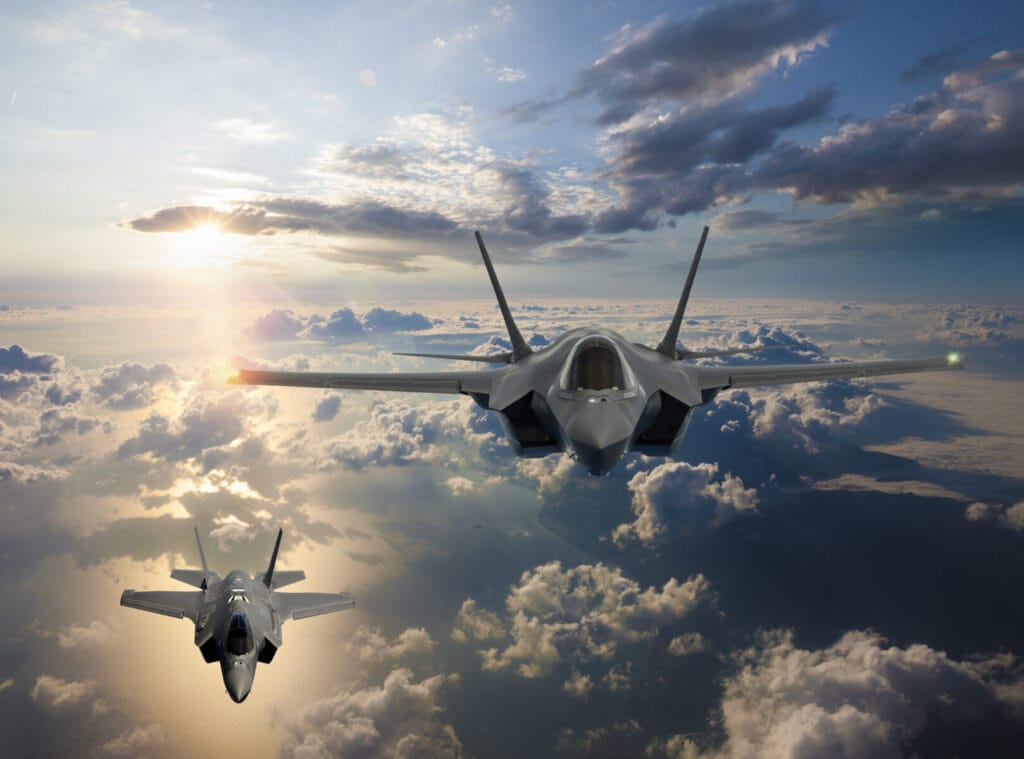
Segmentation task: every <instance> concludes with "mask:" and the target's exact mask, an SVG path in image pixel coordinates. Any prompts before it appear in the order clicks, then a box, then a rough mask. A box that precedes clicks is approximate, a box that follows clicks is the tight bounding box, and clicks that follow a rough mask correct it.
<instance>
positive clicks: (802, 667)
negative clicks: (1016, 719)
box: [681, 630, 1024, 759]
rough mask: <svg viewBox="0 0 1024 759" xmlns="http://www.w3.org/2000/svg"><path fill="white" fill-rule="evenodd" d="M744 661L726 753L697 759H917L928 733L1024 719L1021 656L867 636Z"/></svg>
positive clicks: (726, 708) (784, 644)
mask: <svg viewBox="0 0 1024 759" xmlns="http://www.w3.org/2000/svg"><path fill="white" fill-rule="evenodd" d="M739 661H740V664H741V669H740V670H739V671H738V672H737V673H736V674H735V675H733V676H732V677H730V678H729V679H728V680H727V681H726V684H725V692H724V696H723V698H722V703H721V707H720V709H721V714H722V726H723V728H724V731H725V735H726V740H725V743H724V744H723V745H722V746H721V747H720V748H718V749H717V750H713V751H711V752H708V753H707V754H700V752H698V751H697V746H696V745H695V744H693V743H692V742H690V743H691V746H690V748H689V750H690V752H691V754H690V755H692V756H697V755H698V754H700V755H701V756H706V757H709V759H710V757H719V758H721V759H725V757H740V756H877V757H883V756H886V757H888V756H893V757H895V756H902V755H905V754H907V753H911V754H916V753H917V752H916V751H914V747H915V741H916V740H918V739H919V738H921V736H922V734H924V733H925V732H926V731H928V730H929V729H932V730H935V729H938V730H940V731H941V730H943V729H950V728H952V726H954V725H956V726H961V727H962V726H963V725H964V724H969V723H971V722H981V721H983V720H985V719H990V718H991V717H992V716H993V715H996V714H999V713H1002V714H1008V713H1010V712H1015V713H1017V714H1018V716H1019V715H1020V698H1021V692H1022V687H1024V682H1022V681H1021V679H1020V677H1019V674H1014V673H1015V669H1014V659H1013V657H1012V656H1006V655H996V656H992V657H988V658H985V657H977V658H973V659H970V660H965V661H956V660H954V659H951V658H949V657H948V656H947V655H946V654H945V653H944V652H942V651H936V650H935V649H933V648H930V647H929V646H926V645H924V644H920V643H918V644H913V645H910V646H907V647H906V648H899V647H896V646H889V645H887V641H886V640H885V638H883V637H882V636H880V635H878V634H877V633H874V632H870V631H862V630H853V631H850V632H848V633H846V634H845V635H843V637H842V638H840V639H839V640H838V641H837V642H836V643H835V644H833V645H831V646H829V647H827V648H824V649H819V650H804V649H800V648H797V647H796V645H795V643H794V636H793V634H792V633H791V632H778V631H777V632H774V633H770V634H766V635H765V636H764V639H763V640H762V642H761V643H760V644H759V645H758V646H756V647H754V648H751V649H749V650H747V651H745V652H744V653H743V654H742V655H741V656H740V660H739ZM684 743H685V742H684ZM925 753H928V752H927V751H925ZM980 753H985V752H984V750H982V751H981V752H980ZM681 755H683V756H685V755H687V754H686V753H685V752H684V753H683V754H681Z"/></svg>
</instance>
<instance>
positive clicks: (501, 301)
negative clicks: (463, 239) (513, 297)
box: [475, 232, 532, 359]
mask: <svg viewBox="0 0 1024 759" xmlns="http://www.w3.org/2000/svg"><path fill="white" fill-rule="evenodd" d="M475 234H476V244H477V245H479V246H480V255H482V256H483V257H484V266H486V267H487V276H488V277H490V278H491V287H493V288H494V295H495V297H497V299H498V308H500V309H501V318H502V319H504V320H505V329H506V330H508V339H509V342H511V343H512V357H513V358H514V359H520V358H522V357H523V356H529V355H530V353H531V352H532V351H531V350H530V346H528V345H527V344H526V341H525V340H523V336H522V335H521V334H520V333H519V328H518V327H517V326H516V323H515V320H514V319H513V318H512V312H511V311H509V309H508V303H507V302H506V301H505V293H503V292H502V291H501V283H500V282H498V275H497V274H495V273H494V266H492V265H491V257H490V256H489V255H487V248H486V247H485V246H484V238H483V237H481V236H480V232H475Z"/></svg>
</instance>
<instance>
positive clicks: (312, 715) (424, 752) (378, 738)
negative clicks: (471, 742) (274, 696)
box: [281, 668, 463, 759]
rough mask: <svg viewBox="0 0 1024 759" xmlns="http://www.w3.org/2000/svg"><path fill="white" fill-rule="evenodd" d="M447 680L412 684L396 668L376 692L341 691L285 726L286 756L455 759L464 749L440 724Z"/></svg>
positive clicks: (371, 689)
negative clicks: (439, 702)
mask: <svg viewBox="0 0 1024 759" xmlns="http://www.w3.org/2000/svg"><path fill="white" fill-rule="evenodd" d="M455 681H456V679H455V677H454V676H451V675H447V676H446V675H435V676H433V677H428V678H425V679H423V680H420V681H418V682H417V681H416V680H415V678H414V676H413V673H412V672H410V671H409V670H407V669H402V668H399V669H394V670H392V671H391V672H390V674H388V676H387V677H386V678H385V680H384V683H383V685H381V686H380V687H374V686H369V687H366V688H364V689H362V690H356V689H349V690H341V691H339V692H338V693H336V694H335V695H333V696H331V697H328V698H325V699H321V700H320V701H317V702H315V703H314V704H312V705H310V706H308V707H307V708H306V709H304V710H303V711H302V713H301V714H299V715H298V716H296V717H294V718H292V719H291V720H289V721H288V722H287V723H286V724H285V725H284V727H285V731H286V734H287V738H286V740H285V743H284V746H282V748H281V756H284V757H303V758H304V759H305V758H306V757H331V756H346V757H365V758H367V759H369V758H370V757H381V759H383V757H396V756H403V757H405V756H409V757H411V756H430V757H438V759H446V758H447V759H458V758H459V757H462V756H463V751H462V744H461V742H460V741H459V738H458V736H457V735H456V733H455V730H454V728H453V727H452V726H451V725H449V724H446V723H444V722H443V721H442V719H441V707H440V705H439V704H438V694H439V692H440V691H441V689H442V688H443V687H445V685H446V684H453V683H454V682H455Z"/></svg>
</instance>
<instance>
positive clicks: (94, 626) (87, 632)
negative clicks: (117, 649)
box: [57, 620, 117, 649]
mask: <svg viewBox="0 0 1024 759" xmlns="http://www.w3.org/2000/svg"><path fill="white" fill-rule="evenodd" d="M116 637H117V636H116V633H115V632H114V631H113V630H111V629H110V627H108V626H107V625H106V624H104V623H103V622H101V621H99V620H96V621H94V622H90V623H89V624H87V625H76V624H72V625H68V626H67V627H65V628H64V629H63V630H60V631H58V633H57V645H58V646H60V647H61V648H65V649H70V648H98V647H99V646H103V645H106V644H107V643H109V642H110V641H112V640H114V639H115V638H116Z"/></svg>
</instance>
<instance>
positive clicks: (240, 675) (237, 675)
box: [224, 666, 252, 704]
mask: <svg viewBox="0 0 1024 759" xmlns="http://www.w3.org/2000/svg"><path fill="white" fill-rule="evenodd" d="M224 685H225V686H227V689H228V695H230V696H231V700H232V701H234V702H235V703H236V704H240V703H242V702H243V701H245V697H246V696H248V695H249V691H250V690H252V674H251V673H250V672H249V670H248V668H246V667H244V666H239V667H232V668H231V669H229V670H228V671H227V672H225V673H224Z"/></svg>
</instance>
